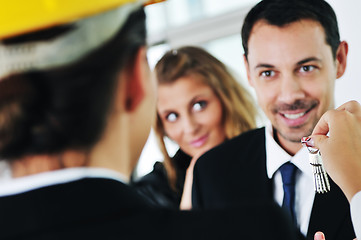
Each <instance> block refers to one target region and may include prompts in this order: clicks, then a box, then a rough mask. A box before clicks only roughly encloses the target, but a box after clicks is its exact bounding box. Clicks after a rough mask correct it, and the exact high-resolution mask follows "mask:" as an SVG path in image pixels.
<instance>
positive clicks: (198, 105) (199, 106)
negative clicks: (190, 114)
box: [193, 101, 207, 112]
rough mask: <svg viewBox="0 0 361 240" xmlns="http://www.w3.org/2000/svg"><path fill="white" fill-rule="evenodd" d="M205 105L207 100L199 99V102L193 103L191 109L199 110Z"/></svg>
mask: <svg viewBox="0 0 361 240" xmlns="http://www.w3.org/2000/svg"><path fill="white" fill-rule="evenodd" d="M206 106H207V102H206V101H199V102H196V103H195V104H194V105H193V110H194V111H195V112H199V111H201V110H202V109H204V108H205V107H206Z"/></svg>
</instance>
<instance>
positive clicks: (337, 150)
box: [307, 101, 361, 201]
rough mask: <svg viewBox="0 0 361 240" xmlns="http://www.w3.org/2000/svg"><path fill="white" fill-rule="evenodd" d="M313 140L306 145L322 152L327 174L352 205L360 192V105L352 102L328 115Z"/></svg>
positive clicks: (316, 129) (317, 129) (320, 122)
mask: <svg viewBox="0 0 361 240" xmlns="http://www.w3.org/2000/svg"><path fill="white" fill-rule="evenodd" d="M327 134H328V135H327ZM310 137H311V140H309V141H308V142H307V145H308V146H311V147H312V146H315V147H316V148H318V149H320V152H321V154H322V159H323V161H324V165H325V168H326V170H327V172H328V173H329V175H330V176H331V177H332V179H333V180H334V181H335V182H336V183H337V185H339V186H340V188H341V189H342V190H343V192H344V193H345V195H346V197H347V199H348V200H349V201H351V199H352V197H353V196H354V194H356V193H357V192H359V191H361V180H360V176H361V106H360V104H359V103H358V102H356V101H350V102H347V103H345V104H343V105H342V106H340V107H339V108H337V109H335V110H330V111H327V112H326V113H325V114H324V115H323V116H322V117H321V119H320V121H319V122H318V123H317V125H316V127H315V129H314V130H313V133H312V136H310Z"/></svg>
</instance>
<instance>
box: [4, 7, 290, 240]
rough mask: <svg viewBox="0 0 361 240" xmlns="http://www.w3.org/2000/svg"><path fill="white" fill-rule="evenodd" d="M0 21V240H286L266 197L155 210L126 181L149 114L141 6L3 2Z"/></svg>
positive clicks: (151, 92)
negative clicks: (6, 170)
mask: <svg viewBox="0 0 361 240" xmlns="http://www.w3.org/2000/svg"><path fill="white" fill-rule="evenodd" d="M0 22H2V23H3V24H2V26H1V28H0V39H1V44H0V52H1V54H0V58H1V59H0V158H1V159H6V160H7V161H8V163H9V164H10V166H11V172H12V177H13V179H12V180H10V181H8V182H6V183H2V184H1V185H0V212H1V215H0V226H1V231H0V239H118V238H119V239H145V238H148V237H149V238H151V239H153V238H156V239H222V238H226V239H227V238H228V239H229V238H231V237H236V238H239V239H240V238H244V239H249V238H255V239H264V238H274V239H279V238H283V239H292V238H293V232H292V229H291V228H290V229H288V228H287V229H283V228H280V227H279V226H278V225H277V224H274V225H273V226H272V225H269V224H268V222H269V219H270V218H271V219H278V221H285V224H287V221H286V219H285V218H284V215H283V214H282V212H281V211H280V209H279V208H278V207H277V206H274V205H272V204H267V203H264V202H262V201H261V200H260V201H259V202H258V203H245V204H244V209H243V208H240V209H234V210H232V211H209V212H208V211H207V212H197V213H192V212H180V211H162V210H156V209H154V208H151V207H150V206H149V205H148V204H147V202H146V201H145V200H144V199H143V198H142V197H141V196H140V195H139V194H137V193H136V192H135V191H134V190H133V189H132V188H131V187H130V186H129V185H128V181H129V178H130V175H131V173H132V171H133V169H134V167H135V165H136V163H137V161H138V158H139V155H140V152H141V150H142V148H143V146H144V143H145V142H146V140H147V137H148V134H149V131H150V126H151V121H150V119H153V118H154V117H155V116H154V114H155V101H156V97H155V96H156V91H155V90H156V84H155V82H154V81H153V80H152V78H151V75H150V71H149V67H148V63H147V60H146V46H145V37H146V34H145V14H144V9H143V4H142V3H141V2H138V1H130V0H102V1H97V0H93V1H87V2H86V3H85V2H84V1H74V0H58V1H57V0H53V1H44V0H33V1H25V0H24V1H21V4H20V3H19V1H16V2H15V1H7V2H6V3H5V2H4V3H2V6H1V8H0ZM240 213H242V214H240ZM243 214H245V215H243ZM239 226H244V227H245V228H244V230H243V231H240V229H239ZM258 227H260V228H261V229H263V230H264V232H262V233H255V229H257V228H258ZM179 229H182V231H179ZM252 229H254V231H253V230H252Z"/></svg>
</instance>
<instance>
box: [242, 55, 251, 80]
mask: <svg viewBox="0 0 361 240" xmlns="http://www.w3.org/2000/svg"><path fill="white" fill-rule="evenodd" d="M243 61H244V65H245V67H246V72H247V79H248V83H249V85H251V86H252V87H253V82H252V81H251V75H250V72H249V64H248V60H247V57H246V55H245V54H243Z"/></svg>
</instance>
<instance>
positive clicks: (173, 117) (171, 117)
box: [166, 113, 178, 122]
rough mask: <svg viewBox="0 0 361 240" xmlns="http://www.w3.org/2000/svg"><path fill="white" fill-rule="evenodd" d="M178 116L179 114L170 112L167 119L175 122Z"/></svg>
mask: <svg viewBox="0 0 361 240" xmlns="http://www.w3.org/2000/svg"><path fill="white" fill-rule="evenodd" d="M177 118H178V115H177V114H175V113H170V114H168V115H167V117H166V119H167V121H168V122H175V121H176V120H177Z"/></svg>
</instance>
